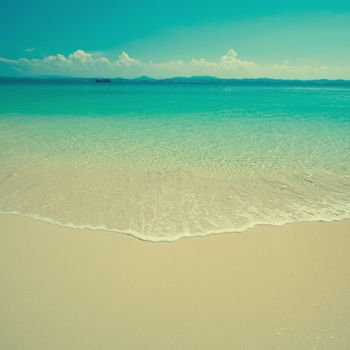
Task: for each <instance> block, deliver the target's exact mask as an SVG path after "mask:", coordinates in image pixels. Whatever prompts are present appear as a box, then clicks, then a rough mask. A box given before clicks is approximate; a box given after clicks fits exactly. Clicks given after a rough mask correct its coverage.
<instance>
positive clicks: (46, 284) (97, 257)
mask: <svg viewBox="0 0 350 350" xmlns="http://www.w3.org/2000/svg"><path fill="white" fill-rule="evenodd" d="M0 284H1V289H0V348H1V349H6V350H12V349H16V350H17V349H21V350H27V349H28V350H29V349H31V350H32V349H33V350H41V349H45V350H56V349H57V350H58V349H59V350H61V349H77V350H80V349H81V350H87V349H103V350H105V349H123V350H126V349H152V350H155V349H162V350H163V349H181V350H186V349H191V350H194V349H201V350H202V349H210V350H211V349H249V350H254V349H257V350H264V349H266V350H267V349H268V350H271V349H293V350H294V349H298V350H302V349H310V350H311V349H327V350H330V349H337V350H339V349H349V348H350V332H349V329H350V297H349V295H350V220H343V221H339V222H333V223H302V224H290V225H285V226H283V227H257V228H254V229H251V230H248V231H247V232H245V233H241V234H224V235H216V236H208V237H203V238H199V237H197V238H191V239H182V240H179V241H177V242H173V243H149V242H143V241H140V240H137V239H135V238H132V237H129V236H125V235H121V234H116V233H109V232H103V231H92V230H79V229H69V228H62V227H59V226H55V225H52V224H48V223H43V222H38V221H34V220H32V219H29V218H24V217H18V216H10V215H1V216H0Z"/></svg>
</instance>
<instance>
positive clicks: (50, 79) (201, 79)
mask: <svg viewBox="0 0 350 350" xmlns="http://www.w3.org/2000/svg"><path fill="white" fill-rule="evenodd" d="M96 79H97V80H99V79H102V78H101V77H90V78H80V77H79V78H77V77H68V76H66V77H64V76H53V75H50V76H48V75H41V76H34V77H0V82H6V81H23V82H31V81H33V82H35V81H37V82H45V83H48V84H49V83H59V84H65V83H78V84H90V83H96ZM103 79H108V80H109V79H110V80H111V83H112V84H113V83H115V84H218V85H220V84H223V85H238V86H241V85H249V84H254V85H272V86H278V85H285V86H293V85H303V86H308V85H312V86H315V85H317V86H320V85H330V86H333V85H337V86H346V87H350V80H342V79H337V80H327V79H315V80H284V79H271V78H244V79H238V78H218V77H213V76H192V77H173V78H162V79H155V78H152V77H148V76H140V77H137V78H120V77H119V78H108V77H105V78H103Z"/></svg>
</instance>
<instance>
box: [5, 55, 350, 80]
mask: <svg viewBox="0 0 350 350" xmlns="http://www.w3.org/2000/svg"><path fill="white" fill-rule="evenodd" d="M0 63H3V64H5V65H7V66H9V67H11V68H13V69H14V70H16V71H17V72H19V73H20V74H24V75H62V76H77V77H127V78H133V77H137V76H140V75H149V76H152V77H155V78H165V77H173V76H193V75H211V76H217V77H222V78H247V77H248V78H249V77H250V78H258V77H271V78H292V79H312V78H346V77H348V78H349V77H350V71H349V69H347V70H346V69H341V68H339V67H338V68H337V67H334V68H330V67H329V66H325V65H323V66H321V67H312V66H309V65H302V66H297V65H292V64H291V63H289V62H288V61H285V62H283V63H278V64H272V65H259V64H257V63H255V62H252V61H248V60H243V59H241V58H240V57H239V55H238V53H237V52H236V51H235V50H234V49H230V50H229V51H227V52H226V54H224V55H223V56H221V57H219V58H218V59H217V60H212V61H211V60H208V59H206V58H193V59H191V60H189V61H182V60H170V61H166V62H159V63H154V62H152V61H150V62H146V61H142V60H139V59H136V58H134V57H130V56H129V54H128V53H126V52H125V51H123V52H122V53H121V54H120V55H119V56H118V57H116V58H114V59H111V58H107V57H104V56H103V55H100V54H98V53H89V52H86V51H83V50H81V49H80V50H77V51H75V52H73V53H72V54H70V55H68V56H65V55H62V54H56V55H49V56H47V57H45V58H42V59H37V58H32V59H28V58H19V59H7V58H2V57H0Z"/></svg>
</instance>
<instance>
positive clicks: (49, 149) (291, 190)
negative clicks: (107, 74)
mask: <svg viewBox="0 0 350 350" xmlns="http://www.w3.org/2000/svg"><path fill="white" fill-rule="evenodd" d="M0 161H1V168H0V211H1V212H2V213H15V214H19V215H26V216H31V217H33V218H36V219H39V220H45V221H50V222H53V223H57V224H61V225H66V226H70V227H89V228H102V229H106V230H111V231H116V232H121V233H128V234H132V235H134V236H136V237H138V238H141V239H145V240H151V241H162V240H167V241H171V240H175V239H178V238H181V237H187V236H195V235H206V234H210V233H218V232H240V231H244V230H246V229H247V228H249V227H252V226H255V225H258V224H270V225H282V224H284V223H288V222H300V221H319V220H323V221H332V220H340V219H343V218H350V86H349V85H347V84H341V83H339V84H333V85H327V84H325V85H321V86H320V85H316V84H311V83H310V84H297V83H295V84H283V83H281V84H269V83H265V84H261V83H259V84H258V83H252V82H251V83H249V84H248V83H246V84H238V83H235V84H234V83H232V84H220V83H215V84H204V83H202V84H170V83H169V84H145V83H138V84H136V83H135V84H127V83H119V84H118V83H112V84H96V83H94V82H84V81H79V82H74V81H66V82H64V81H63V82H62V81H58V82H57V81H56V82H47V81H41V82H40V81H36V80H28V81H16V80H14V81H12V80H10V81H5V80H4V81H1V80H0Z"/></svg>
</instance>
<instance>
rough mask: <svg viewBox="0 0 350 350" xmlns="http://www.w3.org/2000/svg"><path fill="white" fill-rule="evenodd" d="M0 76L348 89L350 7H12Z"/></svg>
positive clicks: (0, 31)
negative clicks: (306, 82) (242, 81)
mask: <svg viewBox="0 0 350 350" xmlns="http://www.w3.org/2000/svg"><path fill="white" fill-rule="evenodd" d="M0 57H1V58H0V75H37V74H39V75H45V74H53V75H75V76H125V77H134V76H137V75H144V74H146V75H152V76H155V77H166V76H174V75H217V76H222V77H263V76H269V77H281V78H305V79H309V78H322V77H325V78H348V79H350V1H342V0H333V1H324V0H318V1H312V0H310V1H305V0H304V1H300V0H294V1H289V0H286V1H281V0H279V1H277V0H266V1H246V2H242V1H239V2H238V1H224V0H216V1H184V0H178V1H176V2H175V1H173V2H166V1H164V0H163V1H156V0H149V1H128V2H125V1H111V0H104V1H95V0H92V1H90V2H85V1H67V0H61V1H59V2H53V1H43V0H32V1H27V2H24V1H23V0H21V1H19V0H12V1H11V2H9V1H7V2H3V3H2V4H1V12H0Z"/></svg>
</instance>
